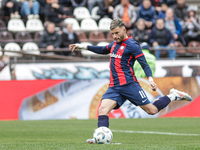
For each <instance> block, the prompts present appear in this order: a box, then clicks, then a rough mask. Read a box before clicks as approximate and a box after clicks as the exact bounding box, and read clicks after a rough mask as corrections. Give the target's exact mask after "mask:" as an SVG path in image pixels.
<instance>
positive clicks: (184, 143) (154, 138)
mask: <svg viewBox="0 0 200 150" xmlns="http://www.w3.org/2000/svg"><path fill="white" fill-rule="evenodd" d="M96 125H97V120H46V121H0V149H3V150H7V149H8V150H11V149H13V150H15V149H18V150H24V149H27V150H57V149H58V150H68V149H70V150H71V149H79V150H83V149H87V150H90V149H91V150H93V149H98V150H99V149H103V150H105V149H119V150H122V149H123V150H125V149H137V150H155V149H158V150H195V149H196V150H199V149H200V135H198V136H183V135H162V134H160V135H159V134H142V133H121V132H113V136H114V138H113V140H112V143H113V144H109V145H106V144H87V143H86V140H87V138H92V135H93V132H94V130H95V128H96ZM110 129H111V130H126V131H127V130H129V131H154V132H172V133H185V134H200V118H156V119H110ZM114 143H122V144H120V145H118V144H114Z"/></svg>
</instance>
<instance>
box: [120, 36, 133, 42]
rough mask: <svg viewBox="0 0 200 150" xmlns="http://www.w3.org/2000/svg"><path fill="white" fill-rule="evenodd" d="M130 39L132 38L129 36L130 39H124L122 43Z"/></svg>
mask: <svg viewBox="0 0 200 150" xmlns="http://www.w3.org/2000/svg"><path fill="white" fill-rule="evenodd" d="M131 38H132V36H130V37H128V38H126V39H124V40H123V41H122V42H125V41H127V40H128V39H131Z"/></svg>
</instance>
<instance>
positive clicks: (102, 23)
mask: <svg viewBox="0 0 200 150" xmlns="http://www.w3.org/2000/svg"><path fill="white" fill-rule="evenodd" d="M111 21H112V19H110V18H101V19H100V20H99V24H98V25H99V30H101V31H105V32H108V31H109V30H110V23H111Z"/></svg>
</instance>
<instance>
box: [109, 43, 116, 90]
mask: <svg viewBox="0 0 200 150" xmlns="http://www.w3.org/2000/svg"><path fill="white" fill-rule="evenodd" d="M116 44H117V43H116V42H115V43H114V44H113V46H112V48H111V51H110V53H111V54H112V52H113V50H114V48H115V46H116ZM111 59H112V57H110V63H109V68H110V85H109V87H112V86H114V81H113V76H112V71H111Z"/></svg>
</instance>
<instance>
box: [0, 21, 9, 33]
mask: <svg viewBox="0 0 200 150" xmlns="http://www.w3.org/2000/svg"><path fill="white" fill-rule="evenodd" d="M5 30H7V27H6V24H5V22H4V21H3V20H1V19H0V31H5Z"/></svg>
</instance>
